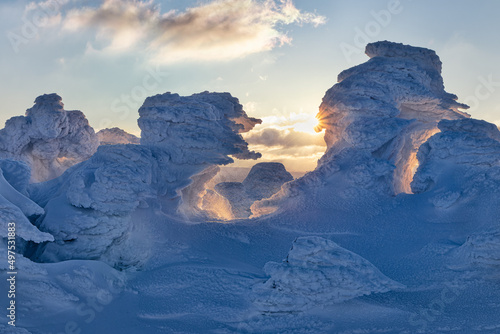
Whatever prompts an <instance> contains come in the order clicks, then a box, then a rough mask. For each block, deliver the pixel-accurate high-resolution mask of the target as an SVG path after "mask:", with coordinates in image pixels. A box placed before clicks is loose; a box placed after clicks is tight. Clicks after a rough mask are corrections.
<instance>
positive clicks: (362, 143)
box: [316, 42, 468, 194]
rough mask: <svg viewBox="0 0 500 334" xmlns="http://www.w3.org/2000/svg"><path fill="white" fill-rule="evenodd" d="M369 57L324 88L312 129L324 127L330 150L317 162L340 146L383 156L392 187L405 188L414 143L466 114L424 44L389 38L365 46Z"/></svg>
mask: <svg viewBox="0 0 500 334" xmlns="http://www.w3.org/2000/svg"><path fill="white" fill-rule="evenodd" d="M366 54H367V55H368V56H369V57H370V58H371V59H370V60H369V61H367V62H366V63H363V64H361V65H358V66H355V67H353V68H350V69H348V70H345V71H343V72H342V73H340V74H339V76H338V83H337V84H336V85H335V86H333V87H332V88H331V89H330V90H328V91H327V92H326V95H325V97H324V98H323V103H322V104H321V106H320V111H319V113H318V115H317V116H316V117H317V118H318V120H319V127H318V129H317V130H322V129H325V142H326V144H327V147H328V150H329V151H330V152H329V153H328V154H327V155H326V156H325V158H323V159H322V162H321V163H322V164H327V163H329V162H331V161H332V160H334V159H335V157H336V155H337V154H339V153H341V151H342V150H345V149H355V150H357V151H364V152H366V153H368V154H370V155H372V156H373V158H372V159H380V160H383V161H388V162H390V163H391V164H393V165H394V166H395V170H394V172H392V176H391V178H392V183H393V192H394V193H396V194H397V193H400V192H410V189H409V182H410V181H411V179H412V176H413V173H414V172H415V170H414V169H415V167H416V165H415V162H416V160H415V155H416V153H417V150H418V148H419V147H420V145H421V144H423V143H424V142H425V141H426V140H427V139H428V138H429V137H430V136H431V135H432V134H434V133H435V132H437V123H438V122H439V121H440V120H442V119H461V118H465V117H468V115H467V114H465V113H463V112H461V111H459V110H458V109H459V108H462V109H467V108H468V107H467V106H466V105H464V104H461V103H458V102H456V100H457V97H456V96H455V95H453V94H449V93H447V92H445V90H444V84H443V78H442V77H441V61H440V60H439V57H438V56H437V55H436V53H435V52H434V51H432V50H429V49H424V48H418V47H413V46H409V45H403V44H397V43H392V42H376V43H371V44H368V45H367V46H366Z"/></svg>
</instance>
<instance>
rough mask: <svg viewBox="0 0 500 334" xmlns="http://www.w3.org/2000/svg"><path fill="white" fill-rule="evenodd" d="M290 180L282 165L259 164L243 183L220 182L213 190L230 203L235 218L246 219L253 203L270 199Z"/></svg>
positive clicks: (289, 175) (272, 163) (250, 212)
mask: <svg viewBox="0 0 500 334" xmlns="http://www.w3.org/2000/svg"><path fill="white" fill-rule="evenodd" d="M291 180H293V176H292V174H290V173H288V172H287V171H286V169H285V166H283V164H281V163H277V162H261V163H258V164H256V165H254V166H253V167H252V169H251V170H250V172H249V173H248V175H247V177H246V178H245V180H243V182H241V183H240V182H222V183H219V184H217V185H216V186H215V190H216V191H217V192H218V193H219V194H221V195H222V196H224V197H225V198H227V200H228V201H229V203H231V208H232V212H233V214H234V217H235V218H248V217H250V216H251V214H252V211H251V210H250V207H251V206H252V204H253V203H254V202H255V201H258V200H261V199H263V198H268V197H271V196H272V195H273V194H275V193H276V192H278V191H279V190H280V189H281V186H282V185H283V184H284V183H286V182H289V181H291Z"/></svg>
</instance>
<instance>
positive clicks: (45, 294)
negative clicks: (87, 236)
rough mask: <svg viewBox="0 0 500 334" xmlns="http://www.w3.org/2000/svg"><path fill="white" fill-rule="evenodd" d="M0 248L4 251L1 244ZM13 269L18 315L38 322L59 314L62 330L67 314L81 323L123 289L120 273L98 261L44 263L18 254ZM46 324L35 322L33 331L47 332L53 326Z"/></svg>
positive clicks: (2, 266) (4, 265)
mask: <svg viewBox="0 0 500 334" xmlns="http://www.w3.org/2000/svg"><path fill="white" fill-rule="evenodd" d="M0 251H2V252H5V253H6V252H7V250H6V248H5V246H4V245H2V244H0ZM16 268H17V271H18V277H17V279H18V282H17V289H16V305H17V313H18V318H20V317H25V319H29V320H30V322H31V321H35V323H37V322H38V323H41V322H43V318H45V317H50V316H58V317H61V316H62V317H64V318H65V320H64V322H63V325H62V326H61V328H62V329H64V323H67V322H68V319H67V317H72V318H74V320H76V321H78V322H82V323H83V324H86V323H87V322H88V321H89V319H90V320H93V318H95V316H96V312H99V311H102V309H103V307H104V306H106V305H108V304H109V303H111V301H112V300H113V299H114V298H115V297H116V296H118V294H119V293H121V292H122V291H123V289H124V286H125V280H126V278H125V275H124V274H123V273H121V272H119V271H117V270H115V269H113V268H111V267H109V266H108V265H106V264H104V263H102V262H100V261H64V262H59V263H50V264H47V263H36V262H32V261H31V260H29V259H28V258H26V257H24V256H22V255H20V254H18V255H17V256H16ZM7 271H9V270H8V268H7V262H4V263H2V264H0V272H7ZM5 276H6V275H5ZM90 305H92V308H91V307H90ZM75 310H77V311H76V313H75ZM89 311H91V312H89ZM74 315H77V316H78V317H74ZM90 316H92V318H91V317H90ZM24 323H25V324H26V323H29V322H28V321H25V322H24ZM48 326H50V327H49V328H47V327H46V328H43V327H42V326H40V325H36V326H35V327H37V331H36V332H39V333H40V332H43V333H51V332H52V330H54V327H57V326H56V325H54V324H50V325H48ZM9 327H11V326H9ZM0 329H1V327H0ZM49 329H50V330H49ZM2 333H3V332H2Z"/></svg>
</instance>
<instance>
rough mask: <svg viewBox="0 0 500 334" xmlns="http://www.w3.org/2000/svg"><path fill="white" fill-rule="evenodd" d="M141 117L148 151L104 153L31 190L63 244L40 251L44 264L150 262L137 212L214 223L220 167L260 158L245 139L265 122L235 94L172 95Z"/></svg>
mask: <svg viewBox="0 0 500 334" xmlns="http://www.w3.org/2000/svg"><path fill="white" fill-rule="evenodd" d="M139 112H140V115H141V116H140V118H139V125H140V126H141V129H142V131H143V134H142V137H141V145H132V144H127V145H102V146H100V147H99V148H98V150H97V152H96V153H95V154H94V155H93V156H92V157H91V158H90V159H89V160H87V161H85V162H83V163H81V164H79V165H76V166H73V167H72V168H70V169H69V170H67V171H66V172H65V173H64V174H63V175H62V176H61V177H59V178H57V179H54V180H51V181H49V182H46V183H44V184H38V185H33V186H32V187H31V194H32V197H33V198H35V199H36V201H37V202H38V203H41V204H42V205H44V208H45V210H46V214H45V216H44V217H43V218H42V219H41V220H40V221H39V222H38V224H39V226H40V228H41V229H42V230H44V231H48V232H50V233H51V234H52V235H54V237H55V239H56V240H55V242H53V243H49V244H46V245H43V247H40V248H39V249H38V250H37V258H38V259H39V260H41V261H44V262H47V261H62V260H70V259H101V260H103V261H105V262H106V263H108V264H110V265H111V266H114V267H117V268H123V267H128V266H136V265H138V264H139V263H141V261H143V260H144V259H145V258H146V257H147V255H148V252H147V250H145V251H141V252H137V251H133V247H132V246H131V243H133V242H134V241H133V240H136V239H137V238H140V237H141V236H140V233H138V232H137V229H138V227H137V226H136V225H137V224H140V222H139V221H135V220H134V219H133V216H134V215H133V214H134V212H135V211H136V210H138V209H144V208H154V209H158V208H159V209H160V210H161V211H163V212H164V213H166V214H169V215H179V214H181V215H182V216H184V217H187V218H191V217H198V216H202V217H207V214H206V213H204V211H203V208H202V206H203V201H202V196H203V195H204V194H205V192H206V191H205V187H204V186H205V183H206V182H208V181H209V180H210V179H211V178H213V177H214V176H215V174H217V172H218V167H217V166H215V164H225V163H229V162H231V161H232V159H231V158H229V157H228V155H229V154H233V155H235V156H239V157H240V158H241V157H243V156H246V157H248V158H256V157H258V156H260V155H259V154H258V153H255V152H250V151H248V149H247V144H246V142H245V141H244V140H243V139H242V137H241V135H240V134H239V132H241V131H246V130H248V129H249V126H250V125H249V124H254V125H255V124H256V123H258V120H255V119H251V118H249V117H248V116H246V113H245V112H244V111H243V109H242V107H241V105H240V104H239V103H238V100H237V99H235V98H233V97H231V96H230V95H229V94H216V93H201V94H195V95H193V96H191V97H180V96H178V95H177V94H170V93H166V94H163V95H156V96H154V97H150V98H147V99H146V101H145V102H144V105H143V106H142V107H141V109H140V110H139ZM233 119H237V120H238V121H239V122H243V124H244V125H242V124H239V123H236V122H235V121H234V120H233ZM212 136H214V137H212ZM62 222H64V223H62ZM143 237H144V236H143Z"/></svg>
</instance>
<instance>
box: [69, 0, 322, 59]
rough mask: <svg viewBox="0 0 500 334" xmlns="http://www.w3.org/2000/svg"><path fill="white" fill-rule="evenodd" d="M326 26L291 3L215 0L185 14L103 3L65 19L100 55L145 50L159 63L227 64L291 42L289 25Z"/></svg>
mask: <svg viewBox="0 0 500 334" xmlns="http://www.w3.org/2000/svg"><path fill="white" fill-rule="evenodd" d="M323 23H325V18H324V17H323V16H320V15H316V14H313V13H307V12H302V11H300V10H299V9H297V8H296V7H295V5H294V4H293V2H292V0H213V1H210V2H208V3H203V4H200V5H199V6H197V7H192V8H187V9H186V10H185V11H184V12H177V11H169V12H167V13H164V14H162V13H161V11H160V6H159V5H157V4H156V3H155V2H154V1H153V0H149V1H139V0H104V1H103V3H102V4H101V6H99V7H97V8H93V7H85V8H78V9H76V8H75V9H72V10H70V11H68V12H67V15H66V17H65V18H64V20H63V23H62V27H63V30H64V31H66V32H68V33H81V32H82V31H85V30H88V31H92V32H93V37H94V41H92V42H93V43H95V44H96V45H93V46H92V47H93V48H94V49H99V50H100V51H103V52H123V51H126V50H131V49H135V50H139V49H140V50H143V51H148V53H150V55H151V59H152V60H153V61H154V62H157V63H171V62H176V61H186V60H187V61H193V60H196V61H199V60H202V61H213V60H230V59H235V58H240V57H244V56H246V55H249V54H253V53H258V52H262V51H268V50H271V49H273V48H275V47H278V46H282V45H284V44H288V43H290V42H291V38H290V37H289V36H288V35H287V34H286V33H285V32H283V31H282V29H283V27H284V26H286V25H289V24H299V25H302V24H312V25H314V26H318V25H320V24H323Z"/></svg>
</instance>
